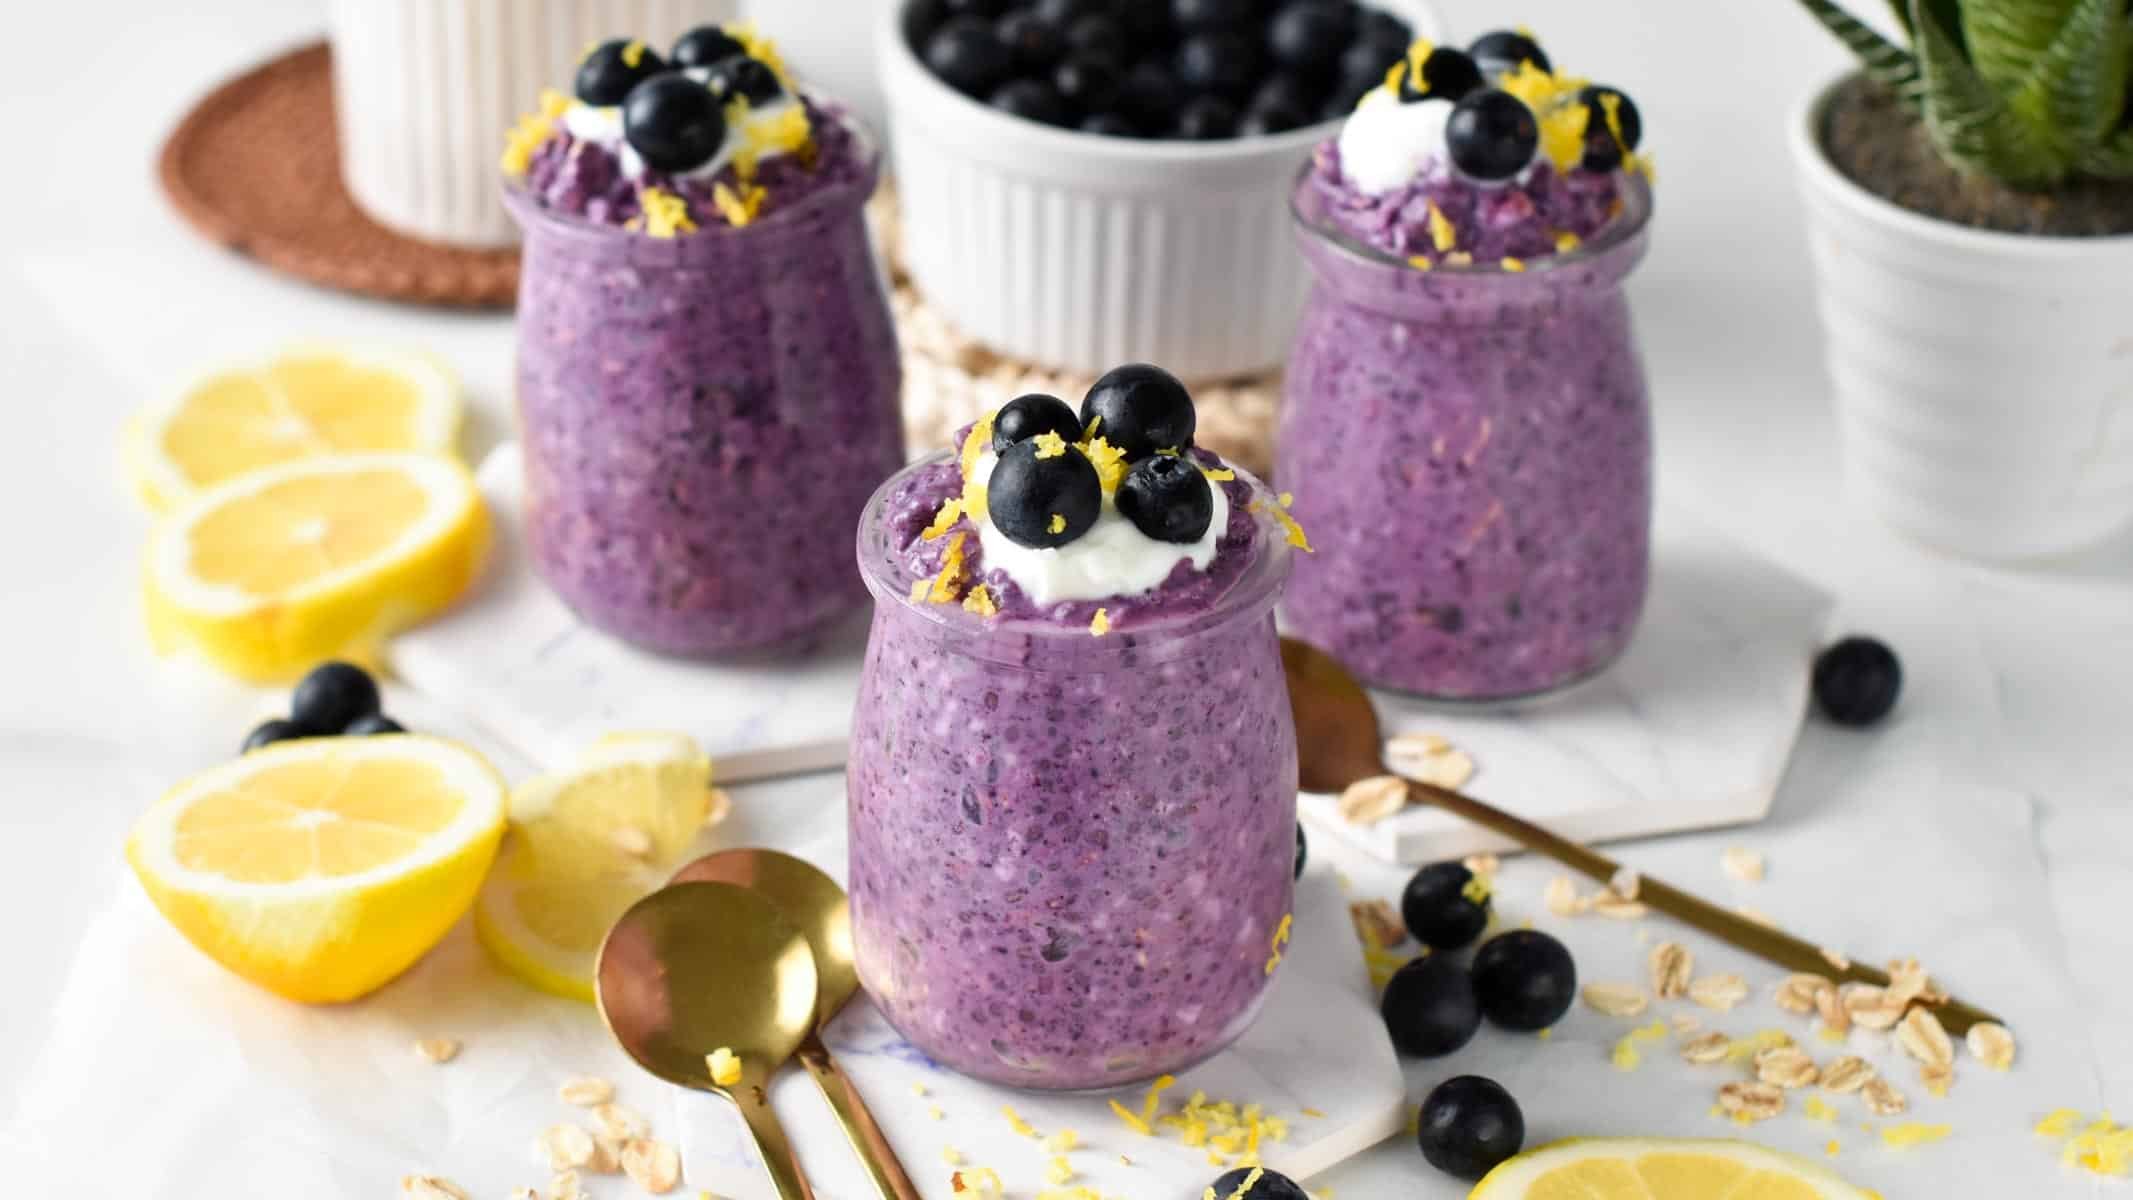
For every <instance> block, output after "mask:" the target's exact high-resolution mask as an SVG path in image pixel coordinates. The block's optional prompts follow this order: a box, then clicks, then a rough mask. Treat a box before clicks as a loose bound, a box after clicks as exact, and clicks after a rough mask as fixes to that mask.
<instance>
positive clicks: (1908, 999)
mask: <svg viewBox="0 0 2133 1200" xmlns="http://www.w3.org/2000/svg"><path fill="white" fill-rule="evenodd" d="M1882 990H1883V991H1885V992H1886V993H1887V994H1888V998H1889V1003H1891V1004H1903V1005H1909V1004H1911V1003H1912V1002H1914V1001H1918V1000H1924V999H1926V994H1927V993H1928V992H1930V991H1932V990H1933V979H1932V977H1931V976H1929V975H1927V974H1926V969H1925V967H1923V966H1921V965H1920V964H1919V961H1918V960H1917V959H1915V958H1899V959H1897V960H1896V961H1894V962H1892V963H1890V964H1889V985H1888V987H1886V988H1884V989H1882Z"/></svg>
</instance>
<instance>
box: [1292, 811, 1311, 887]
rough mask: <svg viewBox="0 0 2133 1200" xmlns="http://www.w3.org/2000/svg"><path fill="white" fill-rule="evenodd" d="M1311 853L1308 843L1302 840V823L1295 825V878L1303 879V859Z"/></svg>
mask: <svg viewBox="0 0 2133 1200" xmlns="http://www.w3.org/2000/svg"><path fill="white" fill-rule="evenodd" d="M1310 851H1311V844H1310V842H1308V841H1306V840H1305V839H1304V823H1303V822H1302V821H1298V822H1297V823H1296V878H1298V879H1302V878H1303V877H1304V857H1305V856H1306V855H1307V854H1309V853H1310Z"/></svg>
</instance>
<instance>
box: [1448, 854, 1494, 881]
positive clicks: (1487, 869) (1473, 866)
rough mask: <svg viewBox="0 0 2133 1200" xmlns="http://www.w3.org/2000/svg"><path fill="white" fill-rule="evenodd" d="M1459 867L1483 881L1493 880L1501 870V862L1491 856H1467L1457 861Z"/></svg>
mask: <svg viewBox="0 0 2133 1200" xmlns="http://www.w3.org/2000/svg"><path fill="white" fill-rule="evenodd" d="M1459 865H1460V866H1463V867H1465V868H1466V869H1467V870H1468V871H1471V872H1472V873H1474V874H1476V875H1479V876H1481V877H1482V878H1483V879H1493V878H1495V876H1496V873H1497V872H1498V871H1501V870H1503V860H1502V859H1500V858H1498V857H1496V856H1495V855H1493V854H1469V855H1467V856H1466V857H1465V858H1463V859H1461V860H1459Z"/></svg>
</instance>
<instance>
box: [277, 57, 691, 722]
mask: <svg viewBox="0 0 2133 1200" xmlns="http://www.w3.org/2000/svg"><path fill="white" fill-rule="evenodd" d="M676 78H679V77H678V76H677V77H676ZM683 82H684V83H686V82H688V81H687V80H683ZM690 86H691V87H694V86H695V85H694V84H691V85H690ZM696 90H697V91H699V92H700V91H703V89H702V88H697V89H696ZM376 711H378V681H377V680H375V679H372V678H371V677H370V672H368V671H366V670H364V669H363V668H361V667H359V666H356V665H355V664H354V663H345V662H323V663H320V664H319V665H318V666H316V667H313V668H311V673H310V674H309V675H306V676H304V677H303V678H302V679H301V680H299V681H297V684H296V690H295V691H294V692H293V693H291V694H290V696H289V719H290V720H291V721H293V722H295V723H296V727H297V728H299V729H301V730H303V731H304V732H305V733H306V734H309V735H311V736H313V737H325V736H327V735H329V734H336V733H339V732H340V731H341V730H343V729H346V728H348V725H349V722H351V721H354V720H355V719H356V718H357V717H367V716H369V715H370V714H372V713H374V712H376Z"/></svg>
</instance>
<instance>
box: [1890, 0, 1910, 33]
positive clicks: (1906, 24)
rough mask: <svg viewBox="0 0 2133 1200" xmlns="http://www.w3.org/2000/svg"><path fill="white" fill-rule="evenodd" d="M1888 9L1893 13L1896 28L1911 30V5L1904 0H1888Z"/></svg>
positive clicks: (1905, 30) (1906, 31)
mask: <svg viewBox="0 0 2133 1200" xmlns="http://www.w3.org/2000/svg"><path fill="white" fill-rule="evenodd" d="M1889 11H1890V12H1891V13H1893V14H1895V16H1896V25H1897V27H1898V28H1900V29H1902V30H1903V31H1904V32H1905V33H1909V32H1911V6H1910V4H1908V3H1907V2H1906V0H1889Z"/></svg>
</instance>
